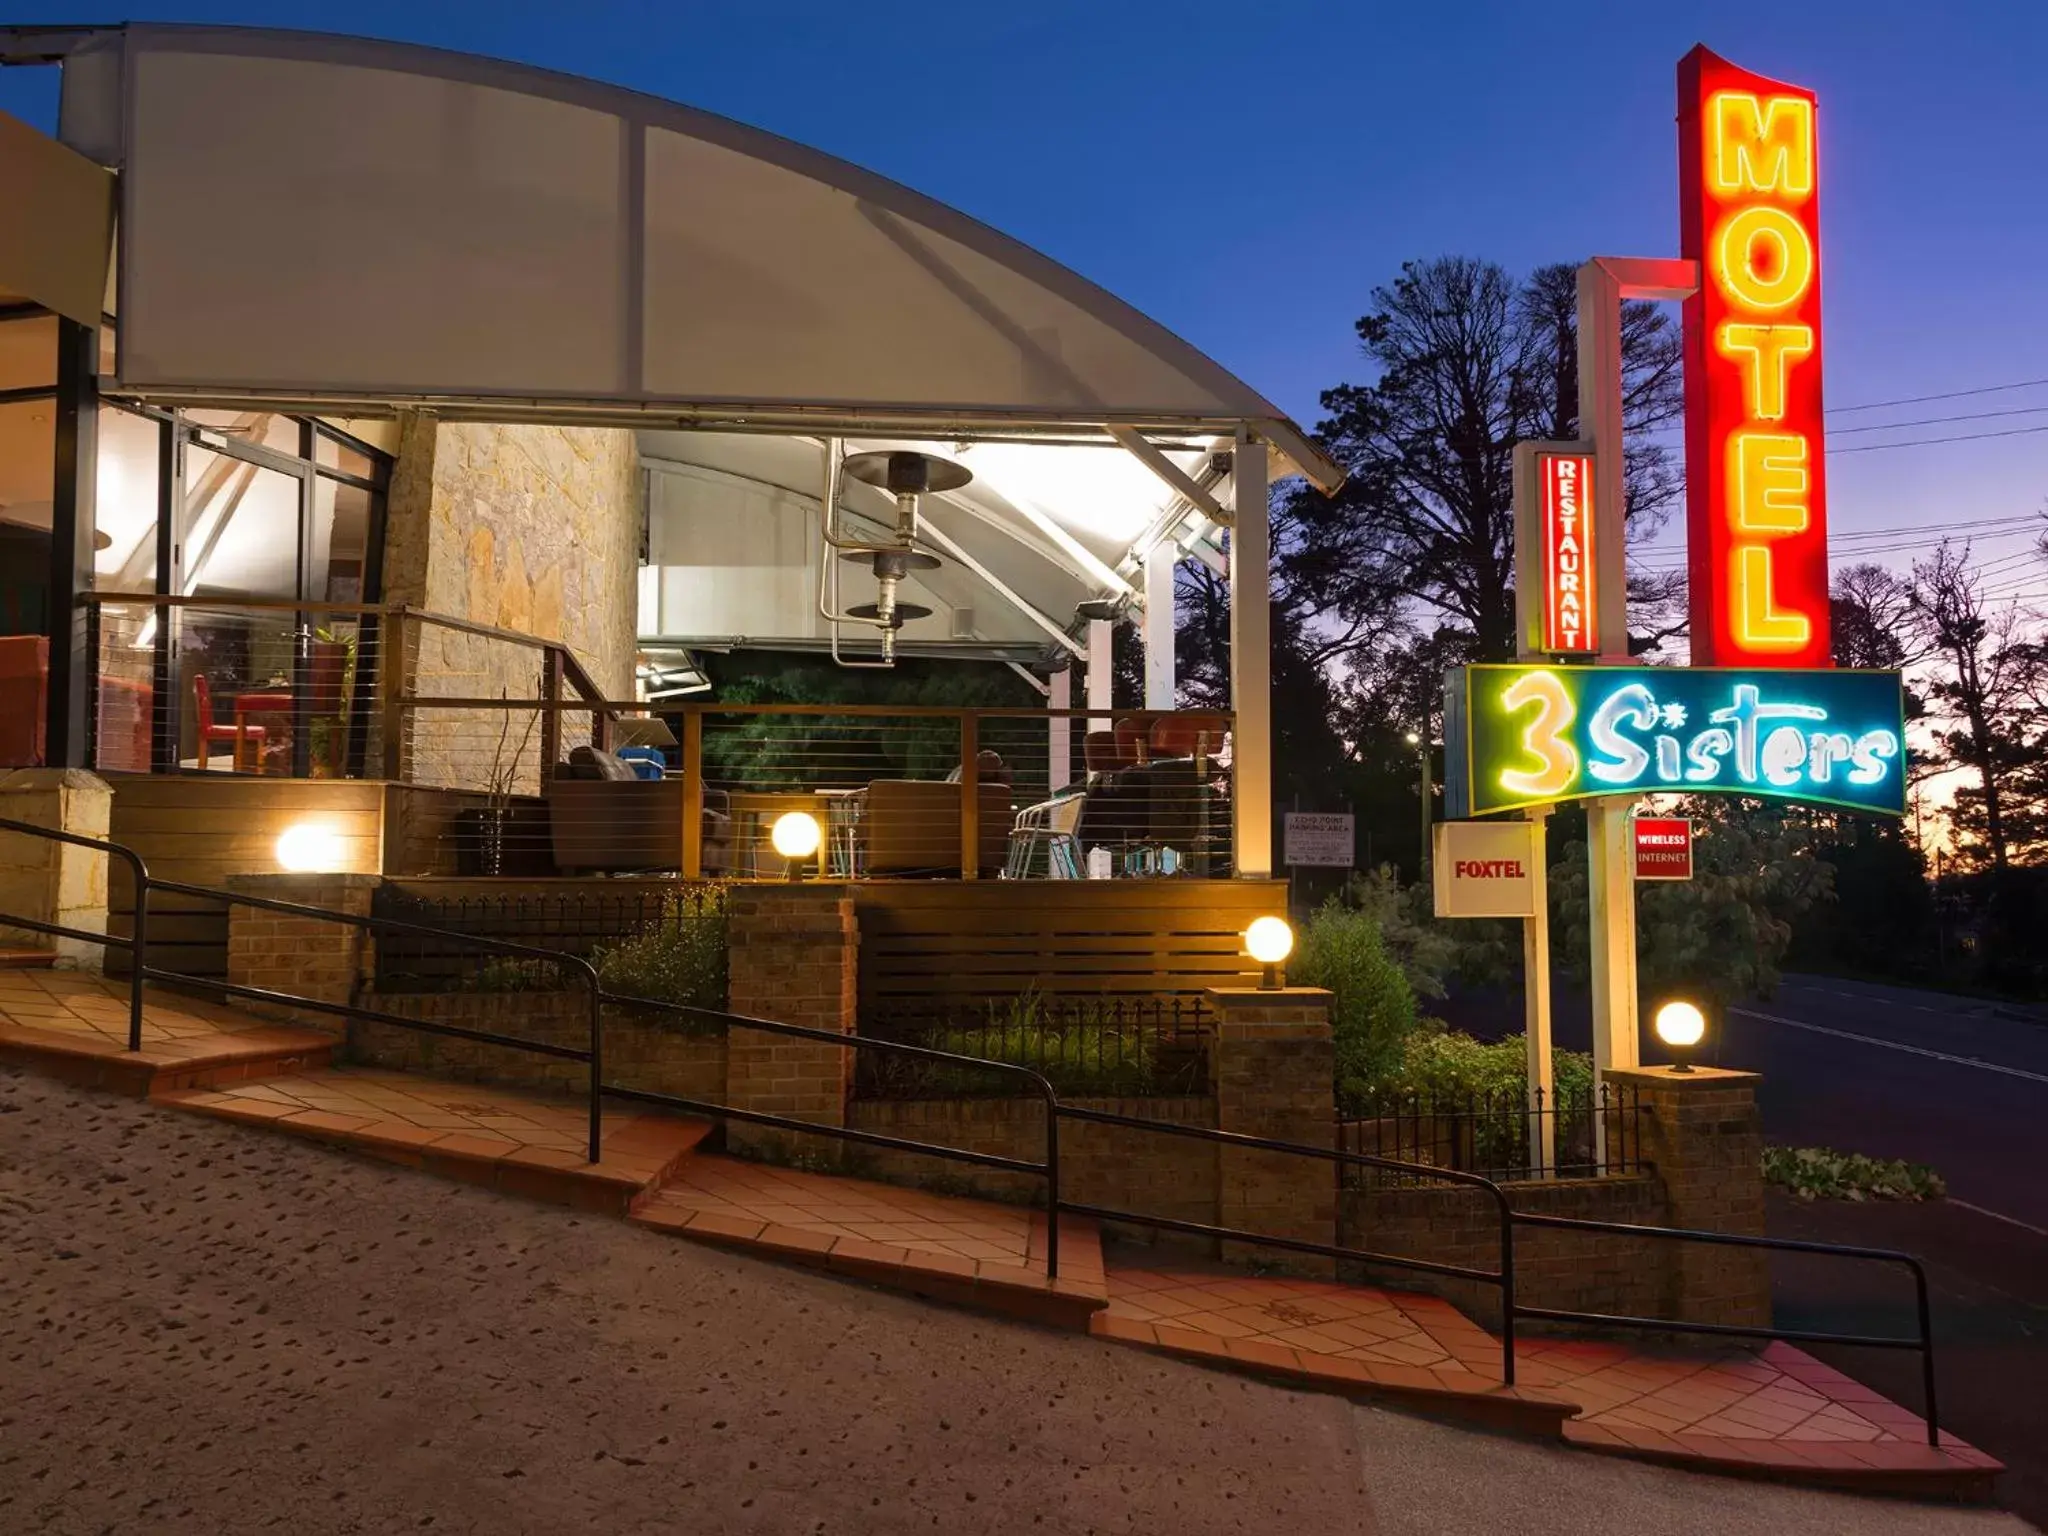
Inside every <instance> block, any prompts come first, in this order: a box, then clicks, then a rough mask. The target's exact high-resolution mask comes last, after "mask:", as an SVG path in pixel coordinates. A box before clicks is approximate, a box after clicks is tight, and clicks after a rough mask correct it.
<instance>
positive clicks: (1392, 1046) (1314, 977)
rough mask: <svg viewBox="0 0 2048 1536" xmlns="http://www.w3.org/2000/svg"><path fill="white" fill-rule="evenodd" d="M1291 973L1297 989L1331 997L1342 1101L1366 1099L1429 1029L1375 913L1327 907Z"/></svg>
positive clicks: (1309, 930)
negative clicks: (1412, 1040) (1419, 1034)
mask: <svg viewBox="0 0 2048 1536" xmlns="http://www.w3.org/2000/svg"><path fill="white" fill-rule="evenodd" d="M1287 972H1288V979H1289V980H1291V981H1293V982H1295V983H1297V984H1298V985H1301V986H1305V987H1327V988H1328V989H1329V990H1330V992H1331V993H1332V994H1333V997H1332V1001H1331V1010H1330V1033H1331V1036H1332V1038H1333V1039H1334V1041H1335V1043H1336V1047H1337V1099H1338V1102H1339V1103H1343V1102H1346V1101H1348V1100H1351V1099H1356V1098H1358V1097H1360V1096H1361V1095H1363V1094H1364V1093H1366V1092H1367V1091H1368V1090H1369V1088H1370V1086H1371V1085H1372V1084H1373V1083H1374V1082H1375V1081H1377V1080H1378V1079H1380V1078H1382V1077H1385V1076H1387V1075H1388V1074H1389V1073H1390V1072H1391V1071H1392V1070H1393V1069H1394V1067H1395V1065H1396V1064H1397V1063H1398V1062H1399V1061H1400V1060H1401V1053H1402V1051H1403V1049H1404V1048H1405V1047H1406V1044H1407V1042H1408V1040H1409V1038H1410V1037H1411V1036H1412V1035H1414V1034H1415V1033H1416V1032H1417V1031H1418V1030H1420V1029H1423V1028H1424V1027H1425V1026H1424V1025H1423V1023H1422V1021H1421V1019H1420V1018H1419V1016H1418V1015H1417V1013H1416V1008H1415V991H1414V989H1413V988H1412V987H1411V986H1410V985H1409V983H1408V978H1407V977H1406V976H1405V975H1403V974H1402V971H1401V967H1400V966H1399V965H1397V964H1395V962H1394V960H1393V958H1392V957H1391V956H1390V955H1389V954H1388V953H1387V949H1386V945H1385V943H1384V942H1383V940H1382V939H1381V936H1380V923H1379V921H1378V919H1377V918H1376V917H1375V915H1374V913H1373V912H1372V911H1371V910H1368V909H1365V908H1361V907H1353V906H1348V905H1346V904H1345V903H1344V902H1343V901H1341V900H1331V901H1328V902H1325V903H1324V904H1323V905H1322V906H1321V907H1320V908H1318V909H1317V911H1316V913H1315V915H1314V916H1313V917H1311V918H1310V919H1309V921H1308V925H1307V927H1306V928H1305V929H1304V930H1303V932H1302V935H1301V940H1300V942H1299V943H1298V944H1297V945H1296V947H1295V951H1294V957H1293V959H1292V960H1291V961H1290V962H1289V964H1288V967H1287ZM1427 1027H1429V1028H1436V1027H1437V1026H1435V1025H1430V1026H1427Z"/></svg>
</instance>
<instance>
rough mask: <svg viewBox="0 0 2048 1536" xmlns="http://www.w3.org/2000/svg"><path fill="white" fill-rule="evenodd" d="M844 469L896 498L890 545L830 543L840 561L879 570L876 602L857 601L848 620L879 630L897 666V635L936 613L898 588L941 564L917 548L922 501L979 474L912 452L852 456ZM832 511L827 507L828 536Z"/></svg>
mask: <svg viewBox="0 0 2048 1536" xmlns="http://www.w3.org/2000/svg"><path fill="white" fill-rule="evenodd" d="M840 469H841V472H842V473H844V474H845V475H847V476H848V477H849V478H851V479H854V480H858V481H860V482H861V483H862V484H864V485H872V486H877V487H879V488H880V489H882V490H885V491H887V492H888V493H889V494H890V495H892V496H893V497H895V498H896V526H895V528H894V530H893V533H894V538H893V539H892V540H891V542H890V543H887V544H850V543H846V542H843V541H841V540H839V539H836V538H835V539H832V540H831V542H832V543H833V545H834V546H835V547H837V548H838V549H839V550H840V555H839V558H840V559H841V560H844V561H848V562H851V563H853V564H856V565H865V566H866V567H868V569H869V570H871V571H873V572H874V576H875V600H874V601H873V602H872V603H855V604H854V605H853V606H851V607H850V608H848V609H847V610H846V613H845V617H846V618H848V619H853V620H858V621H860V622H862V623H865V624H872V625H874V626H875V627H876V628H878V629H880V630H881V631H882V655H883V658H884V660H885V662H893V661H894V659H895V640H896V631H897V630H899V629H901V628H902V627H903V626H904V625H905V624H906V623H908V622H909V621H910V620H912V619H922V618H926V617H928V616H929V615H930V613H931V609H929V608H927V607H925V606H924V605H923V604H921V603H907V602H904V601H902V600H901V599H900V598H899V597H898V596H897V590H898V588H899V587H901V585H902V583H903V579H904V578H905V577H906V576H909V575H911V574H912V573H913V572H916V571H929V570H933V569H935V568H936V567H937V566H938V565H939V564H940V563H941V562H940V560H939V557H938V556H937V555H934V554H930V553H928V552H927V551H925V550H922V549H919V548H918V547H917V528H918V509H919V503H920V502H921V501H922V499H923V498H924V497H926V496H928V495H930V494H931V493H932V492H934V491H957V490H958V489H960V487H961V486H963V485H966V484H967V483H968V482H969V481H971V480H972V479H973V478H974V475H973V473H972V471H970V470H968V469H967V468H966V467H964V466H963V465H959V464H955V463H953V462H952V461H951V460H949V459H940V458H934V457H933V456H932V455H931V454H928V453H917V452H913V451H910V450H907V449H899V450H893V451H891V450H885V451H881V452H875V453H856V454H851V455H849V456H848V457H847V459H846V460H845V462H844V463H843V464H842V465H841V466H840ZM831 510H832V509H830V508H828V509H827V519H828V523H827V529H828V534H829V532H830V514H831Z"/></svg>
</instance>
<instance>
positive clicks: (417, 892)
mask: <svg viewBox="0 0 2048 1536" xmlns="http://www.w3.org/2000/svg"><path fill="white" fill-rule="evenodd" d="M591 884H592V883H591V882H577V883H576V884H567V883H564V884H560V885H549V884H536V885H532V886H527V887H524V888H518V889H512V890H499V891H491V892H487V893H483V894H478V893H476V892H474V891H463V890H454V891H449V892H445V893H444V892H440V891H434V890H431V889H428V890H421V889H418V888H408V887H406V886H405V885H403V884H394V883H393V882H391V881H388V880H387V881H385V882H384V883H383V884H381V885H379V886H378V887H377V889H376V891H375V893H374V894H373V895H372V897H371V901H370V911H371V914H372V915H373V916H375V917H378V918H383V919H389V920H392V921H397V922H404V923H408V924H414V925H418V928H417V931H398V932H394V933H392V934H390V935H388V936H386V937H383V938H380V939H379V941H378V944H377V965H376V979H377V990H379V991H380V992H449V991H470V990H474V991H519V990H531V989H537V988H548V987H554V986H558V985H560V984H561V982H560V979H559V978H558V977H557V976H556V975H555V974H554V971H553V968H551V967H549V966H547V965H546V964H545V963H533V964H522V963H521V962H518V961H516V960H511V959H507V958H503V957H498V958H494V959H491V960H489V961H487V962H485V963H482V964H480V963H479V955H478V952H477V949H476V947H475V946H474V945H473V944H470V943H467V942H465V940H467V939H472V938H481V939H495V940H501V941H507V942H512V943H528V944H536V945H541V946H544V947H545V948H548V949H551V950H558V951H562V952H565V953H568V954H572V955H578V956H582V957H585V958H589V957H591V956H593V955H597V954H600V953H601V952H604V951H618V950H619V949H620V948H621V947H622V946H625V945H630V944H639V945H640V946H641V947H642V948H644V949H645V950H646V951H647V953H646V954H645V955H640V956H635V957H634V958H636V959H638V960H640V961H641V962H642V963H643V964H644V965H653V966H659V965H661V964H662V963H663V962H664V960H666V961H667V963H669V964H671V965H683V964H688V963H691V962H692V961H696V962H698V963H699V966H700V968H703V967H708V966H710V965H712V963H713V961H714V959H715V961H716V965H717V968H718V969H719V970H720V971H721V972H722V971H723V955H724V949H725V892H724V889H723V887H720V886H715V885H685V884H682V883H679V882H663V883H652V882H648V883H635V884H631V885H627V884H623V883H622V884H621V885H620V887H619V888H617V889H611V890H608V889H604V888H603V887H602V885H599V886H598V887H597V888H595V889H592V888H590V887H591ZM650 940H656V941H665V942H656V943H648V942H647V941H650ZM671 952H672V954H673V958H670V956H671ZM718 1001H720V1002H722V1001H723V996H722V990H721V995H720V997H719V999H718Z"/></svg>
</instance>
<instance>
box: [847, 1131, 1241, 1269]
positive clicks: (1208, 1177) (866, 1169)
mask: <svg viewBox="0 0 2048 1536" xmlns="http://www.w3.org/2000/svg"><path fill="white" fill-rule="evenodd" d="M1070 1102H1071V1103H1072V1105H1073V1106H1074V1107H1077V1108H1083V1109H1100V1110H1105V1111H1108V1112H1109V1113H1112V1114H1119V1115H1133V1116H1137V1117H1139V1118H1142V1119H1147V1120H1163V1121H1170V1122H1172V1123H1175V1124H1179V1125H1198V1126H1202V1127H1205V1128H1209V1129H1213V1128H1214V1127H1215V1124H1216V1104H1215V1101H1214V1100H1213V1099H1209V1098H1196V1097H1188V1098H1160V1099H1074V1100H1072V1101H1070ZM847 1109H848V1113H847V1124H848V1125H850V1126H853V1127H855V1128H857V1129H859V1130H863V1131H876V1132H879V1133H881V1134H883V1135H887V1136H902V1137H905V1138H907V1139H909V1140H912V1141H929V1142H933V1143H935V1144H937V1145H939V1146H946V1147H957V1148H959V1149H960V1150H961V1151H963V1152H987V1153H992V1154H994V1155H996V1156H999V1157H1016V1158H1025V1159H1028V1160H1030V1161H1033V1162H1037V1161H1040V1160H1042V1159H1043V1158H1044V1156H1045V1106H1044V1105H1043V1104H1042V1103H1040V1102H1038V1101H1037V1100H1035V1099H918V1100H901V1101H898V1100H867V1099H860V1100H856V1101H854V1102H853V1103H852V1104H850V1105H849V1106H848V1107H847ZM860 1157H861V1159H862V1172H863V1173H869V1174H871V1175H872V1176H873V1177H875V1178H881V1179H887V1180H889V1181H890V1182H892V1183H900V1184H921V1185H931V1184H933V1183H935V1182H936V1183H937V1184H938V1185H939V1186H940V1187H943V1188H947V1189H959V1190H962V1191H972V1192H974V1193H979V1194H983V1195H987V1196H989V1197H991V1198H995V1199H1009V1200H1022V1201H1027V1202H1036V1201H1039V1200H1042V1199H1043V1198H1044V1191H1045V1181H1044V1180H1043V1179H1040V1178H1036V1177H1034V1176H1032V1175H1029V1174H1014V1173H1003V1172H1001V1171H999V1170H996V1169H991V1168H976V1167H973V1166H972V1165H970V1164H967V1163H958V1162H954V1161H953V1160H952V1159H950V1158H941V1157H928V1156H925V1155H923V1154H921V1153H915V1152H897V1151H894V1150H891V1149H887V1148H880V1147H862V1148H861V1149H860ZM1060 1176H1061V1178H1062V1179H1064V1180H1065V1183H1064V1184H1063V1185H1062V1187H1061V1190H1060V1194H1061V1196H1062V1198H1064V1199H1068V1200H1077V1201H1080V1202H1082V1203H1084V1204H1088V1205H1106V1206H1111V1207H1114V1208H1116V1209H1121V1210H1129V1211H1138V1212H1142V1213H1144V1214H1146V1215H1150V1216H1166V1217H1171V1218H1173V1219H1175V1220H1179V1221H1200V1222H1213V1221H1215V1219H1216V1149H1215V1147H1214V1146H1213V1145H1212V1144H1211V1143H1209V1142H1206V1141H1199V1140H1196V1139H1195V1138H1193V1137H1188V1136H1169V1135H1162V1134H1159V1133H1157V1132H1149V1131H1136V1130H1131V1129H1128V1128H1126V1127H1123V1126H1115V1125H1091V1124H1088V1123H1086V1122H1080V1121H1072V1120H1064V1121H1062V1122H1061V1124H1060ZM1115 1232H1116V1235H1118V1236H1122V1237H1127V1238H1135V1239H1136V1240H1138V1241H1140V1242H1150V1241H1153V1240H1154V1239H1155V1238H1157V1237H1159V1236H1160V1235H1161V1234H1160V1233H1158V1232H1157V1230H1156V1229H1154V1228H1150V1227H1118V1228H1116V1229H1115ZM1176 1241H1181V1239H1176ZM1211 1246H1213V1245H1211Z"/></svg>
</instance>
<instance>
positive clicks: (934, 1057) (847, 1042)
mask: <svg viewBox="0 0 2048 1536" xmlns="http://www.w3.org/2000/svg"><path fill="white" fill-rule="evenodd" d="M604 1000H605V1001H606V1002H608V1003H613V1004H616V1005H617V1006H619V1007H625V1008H644V1009H648V1010H651V1011H653V1012H657V1013H667V1014H671V1015H675V1016H678V1017H683V1018H692V1019H699V1020H705V1021H709V1022H712V1023H716V1024H722V1025H724V1026H725V1027H726V1028H727V1029H731V1028H733V1027H735V1026H737V1027H739V1028H742V1029H758V1030H765V1031H766V1032H768V1033H769V1034H771V1035H785V1036H789V1037H791V1038H794V1039H798V1040H816V1041H818V1042H819V1043H821V1044H824V1045H832V1046H837V1047H838V1048H839V1049H841V1050H853V1051H856V1052H857V1051H862V1050H878V1051H883V1052H894V1053H896V1054H897V1055H899V1056H914V1057H919V1058H922V1059H923V1060H926V1061H944V1062H951V1063H953V1064H955V1065H957V1066H965V1067H970V1068H978V1069H980V1070H983V1071H997V1072H1008V1073H1010V1074H1012V1075H1014V1076H1017V1077H1022V1078H1024V1079H1026V1080H1027V1081H1028V1082H1030V1083H1031V1084H1032V1085H1033V1086H1034V1087H1035V1088H1037V1090H1038V1093H1039V1096H1040V1098H1042V1099H1043V1100H1044V1101H1045V1161H1044V1162H1042V1163H1031V1162H1026V1161H1024V1160H1023V1159H1021V1158H1014V1157H1002V1156H999V1155H997V1154H995V1153H993V1152H969V1151H967V1150H965V1149H964V1148H960V1147H941V1146H938V1145H935V1144H934V1143H931V1142H924V1141H911V1140H908V1139H906V1138H904V1137H901V1136H885V1135H883V1134H882V1133H880V1132H879V1131H863V1130H857V1129H855V1128H854V1127H852V1126H848V1125H817V1124H814V1123H812V1122H811V1121H808V1120H795V1119H792V1118H790V1117H789V1116H786V1115H771V1114H767V1113H765V1112H763V1111H760V1110H752V1109H735V1108H733V1107H732V1106H731V1105H726V1104H712V1103H709V1102H707V1101H705V1100H702V1099H686V1098H684V1097H682V1096H681V1095H679V1094H672V1093H657V1092H655V1091H653V1090H652V1089H645V1088H620V1087H616V1086H608V1087H607V1088H606V1089H605V1092H607V1093H609V1094H611V1095H613V1096H614V1097H615V1098H622V1099H630V1100H634V1101H636V1102H638V1103H643V1104H657V1105H662V1106H666V1107H668V1108H671V1109H680V1110H686V1111H688V1112H689V1113H692V1114H700V1115H711V1116H714V1117H717V1118H721V1119H730V1120H744V1121H747V1122H748V1123H749V1124H754V1125H773V1126H779V1127H782V1128H784V1129H787V1130H792V1131H798V1132H801V1133H803V1134H805V1135H816V1136H831V1137H835V1138H837V1139H838V1140H840V1141H852V1142H859V1143H861V1144H863V1145H865V1146H874V1147H890V1148H894V1149H895V1150H897V1151H902V1152H919V1153H925V1154H928V1155H931V1156H935V1157H947V1158H951V1159H952V1160H953V1161H955V1162H962V1163H973V1164H975V1165H977V1166H979V1167H983V1168H1001V1169H1004V1170H1006V1171H1008V1172H1012V1173H1028V1174H1033V1175H1036V1176H1037V1177H1039V1178H1042V1179H1044V1180H1045V1190H1046V1211H1045V1277H1046V1279H1047V1280H1056V1279H1058V1278H1059V1272H1060V1219H1059V1218H1060V1212H1061V1211H1062V1210H1075V1209H1077V1208H1076V1207H1074V1206H1072V1205H1067V1204H1064V1203H1063V1202H1062V1201H1061V1199H1060V1143H1059V1118H1060V1115H1061V1114H1062V1113H1064V1111H1063V1110H1062V1108H1061V1105H1060V1101H1059V1095H1058V1094H1057V1093H1056V1092H1054V1091H1053V1086H1052V1082H1051V1080H1050V1079H1048V1078H1047V1077H1046V1076H1045V1074H1044V1073H1042V1072H1036V1071H1033V1070H1032V1069H1031V1068H1030V1067H1020V1066H1017V1065H1016V1064H1015V1063H1013V1062H1007V1061H987V1060H984V1059H982V1058H981V1057H977V1056H962V1055H960V1054H959V1053H958V1052H955V1051H941V1050H935V1049H933V1048H932V1047H930V1046H926V1045H907V1044H905V1043H903V1042H902V1041H898V1040H881V1039H877V1038H875V1037H874V1036H871V1035H858V1034H855V1035H842V1034H838V1033H835V1032H834V1031H832V1030H825V1029H810V1028H807V1027H806V1026H804V1025H801V1024H784V1023H781V1022H780V1021H778V1020H775V1019H759V1018H754V1017H753V1016H751V1015H749V1014H744V1013H728V1012H725V1011H724V1010H722V1009H717V1008H699V1007H695V1006H692V1005H691V1004H688V1003H672V1002H667V1001H664V1000H663V999H660V998H653V997H637V996H635V995H633V994H631V993H625V992H607V993H605V994H604Z"/></svg>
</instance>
